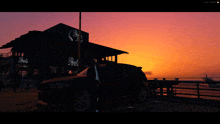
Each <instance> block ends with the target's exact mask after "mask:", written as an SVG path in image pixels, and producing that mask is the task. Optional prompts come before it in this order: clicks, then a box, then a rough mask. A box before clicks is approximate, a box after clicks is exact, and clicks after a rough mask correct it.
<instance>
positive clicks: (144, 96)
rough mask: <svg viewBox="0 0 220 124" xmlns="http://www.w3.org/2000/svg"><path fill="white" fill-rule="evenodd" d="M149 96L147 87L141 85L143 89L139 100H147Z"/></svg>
mask: <svg viewBox="0 0 220 124" xmlns="http://www.w3.org/2000/svg"><path fill="white" fill-rule="evenodd" d="M147 96H148V92H147V89H146V88H144V87H141V90H140V92H139V100H140V101H141V102H144V101H146V100H147Z"/></svg>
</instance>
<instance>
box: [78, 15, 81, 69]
mask: <svg viewBox="0 0 220 124" xmlns="http://www.w3.org/2000/svg"><path fill="white" fill-rule="evenodd" d="M80 43H81V12H79V41H78V70H77V73H79V72H80V71H81V69H82V67H81V66H82V63H81V49H80Z"/></svg>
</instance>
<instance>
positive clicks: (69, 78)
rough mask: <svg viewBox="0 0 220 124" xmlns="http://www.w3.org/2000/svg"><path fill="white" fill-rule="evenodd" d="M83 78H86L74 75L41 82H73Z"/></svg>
mask: <svg viewBox="0 0 220 124" xmlns="http://www.w3.org/2000/svg"><path fill="white" fill-rule="evenodd" d="M82 77H86V76H84V75H74V76H68V77H59V78H53V79H49V80H45V81H43V82H41V84H46V83H49V82H56V81H66V80H71V79H74V78H82Z"/></svg>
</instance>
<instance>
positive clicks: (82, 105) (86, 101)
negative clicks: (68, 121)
mask: <svg viewBox="0 0 220 124" xmlns="http://www.w3.org/2000/svg"><path fill="white" fill-rule="evenodd" d="M90 106H91V95H90V93H89V92H88V91H87V90H83V91H82V92H81V93H79V94H78V96H77V98H76V100H75V102H74V104H73V105H72V107H73V109H74V110H75V111H77V112H84V111H86V110H87V109H88V108H90Z"/></svg>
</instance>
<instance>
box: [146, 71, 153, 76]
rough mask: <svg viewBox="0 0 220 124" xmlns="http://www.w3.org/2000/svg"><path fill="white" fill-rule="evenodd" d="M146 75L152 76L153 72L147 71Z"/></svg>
mask: <svg viewBox="0 0 220 124" xmlns="http://www.w3.org/2000/svg"><path fill="white" fill-rule="evenodd" d="M144 74H146V75H152V71H145V72H144Z"/></svg>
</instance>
